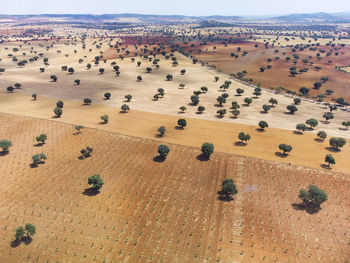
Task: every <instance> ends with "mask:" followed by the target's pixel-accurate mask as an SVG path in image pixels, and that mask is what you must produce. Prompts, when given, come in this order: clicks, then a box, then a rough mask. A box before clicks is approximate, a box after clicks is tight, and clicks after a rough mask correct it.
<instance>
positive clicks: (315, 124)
mask: <svg viewBox="0 0 350 263" xmlns="http://www.w3.org/2000/svg"><path fill="white" fill-rule="evenodd" d="M306 124H308V125H310V127H309V128H310V129H311V130H312V129H313V128H315V127H316V126H317V125H318V121H317V120H316V119H308V120H306Z"/></svg>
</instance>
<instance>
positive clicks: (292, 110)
mask: <svg viewBox="0 0 350 263" xmlns="http://www.w3.org/2000/svg"><path fill="white" fill-rule="evenodd" d="M287 110H288V111H289V113H290V114H294V112H296V111H298V108H297V107H295V106H294V105H288V106H287Z"/></svg>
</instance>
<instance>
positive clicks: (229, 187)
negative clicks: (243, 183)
mask: <svg viewBox="0 0 350 263" xmlns="http://www.w3.org/2000/svg"><path fill="white" fill-rule="evenodd" d="M221 187H222V188H221V191H220V195H224V196H225V199H226V200H227V201H230V200H233V198H232V196H233V195H235V194H237V193H238V191H237V187H236V185H235V183H234V182H233V180H232V179H230V178H226V179H225V180H224V181H223V182H222V184H221Z"/></svg>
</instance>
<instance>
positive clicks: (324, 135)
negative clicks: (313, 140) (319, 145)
mask: <svg viewBox="0 0 350 263" xmlns="http://www.w3.org/2000/svg"><path fill="white" fill-rule="evenodd" d="M317 137H319V138H320V139H322V141H324V139H326V138H327V133H326V132H325V131H319V132H318V133H317Z"/></svg>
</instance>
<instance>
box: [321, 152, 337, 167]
mask: <svg viewBox="0 0 350 263" xmlns="http://www.w3.org/2000/svg"><path fill="white" fill-rule="evenodd" d="M324 161H325V162H326V163H328V168H330V167H331V164H335V159H334V157H333V155H331V154H327V155H326V158H325V160H324Z"/></svg>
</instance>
